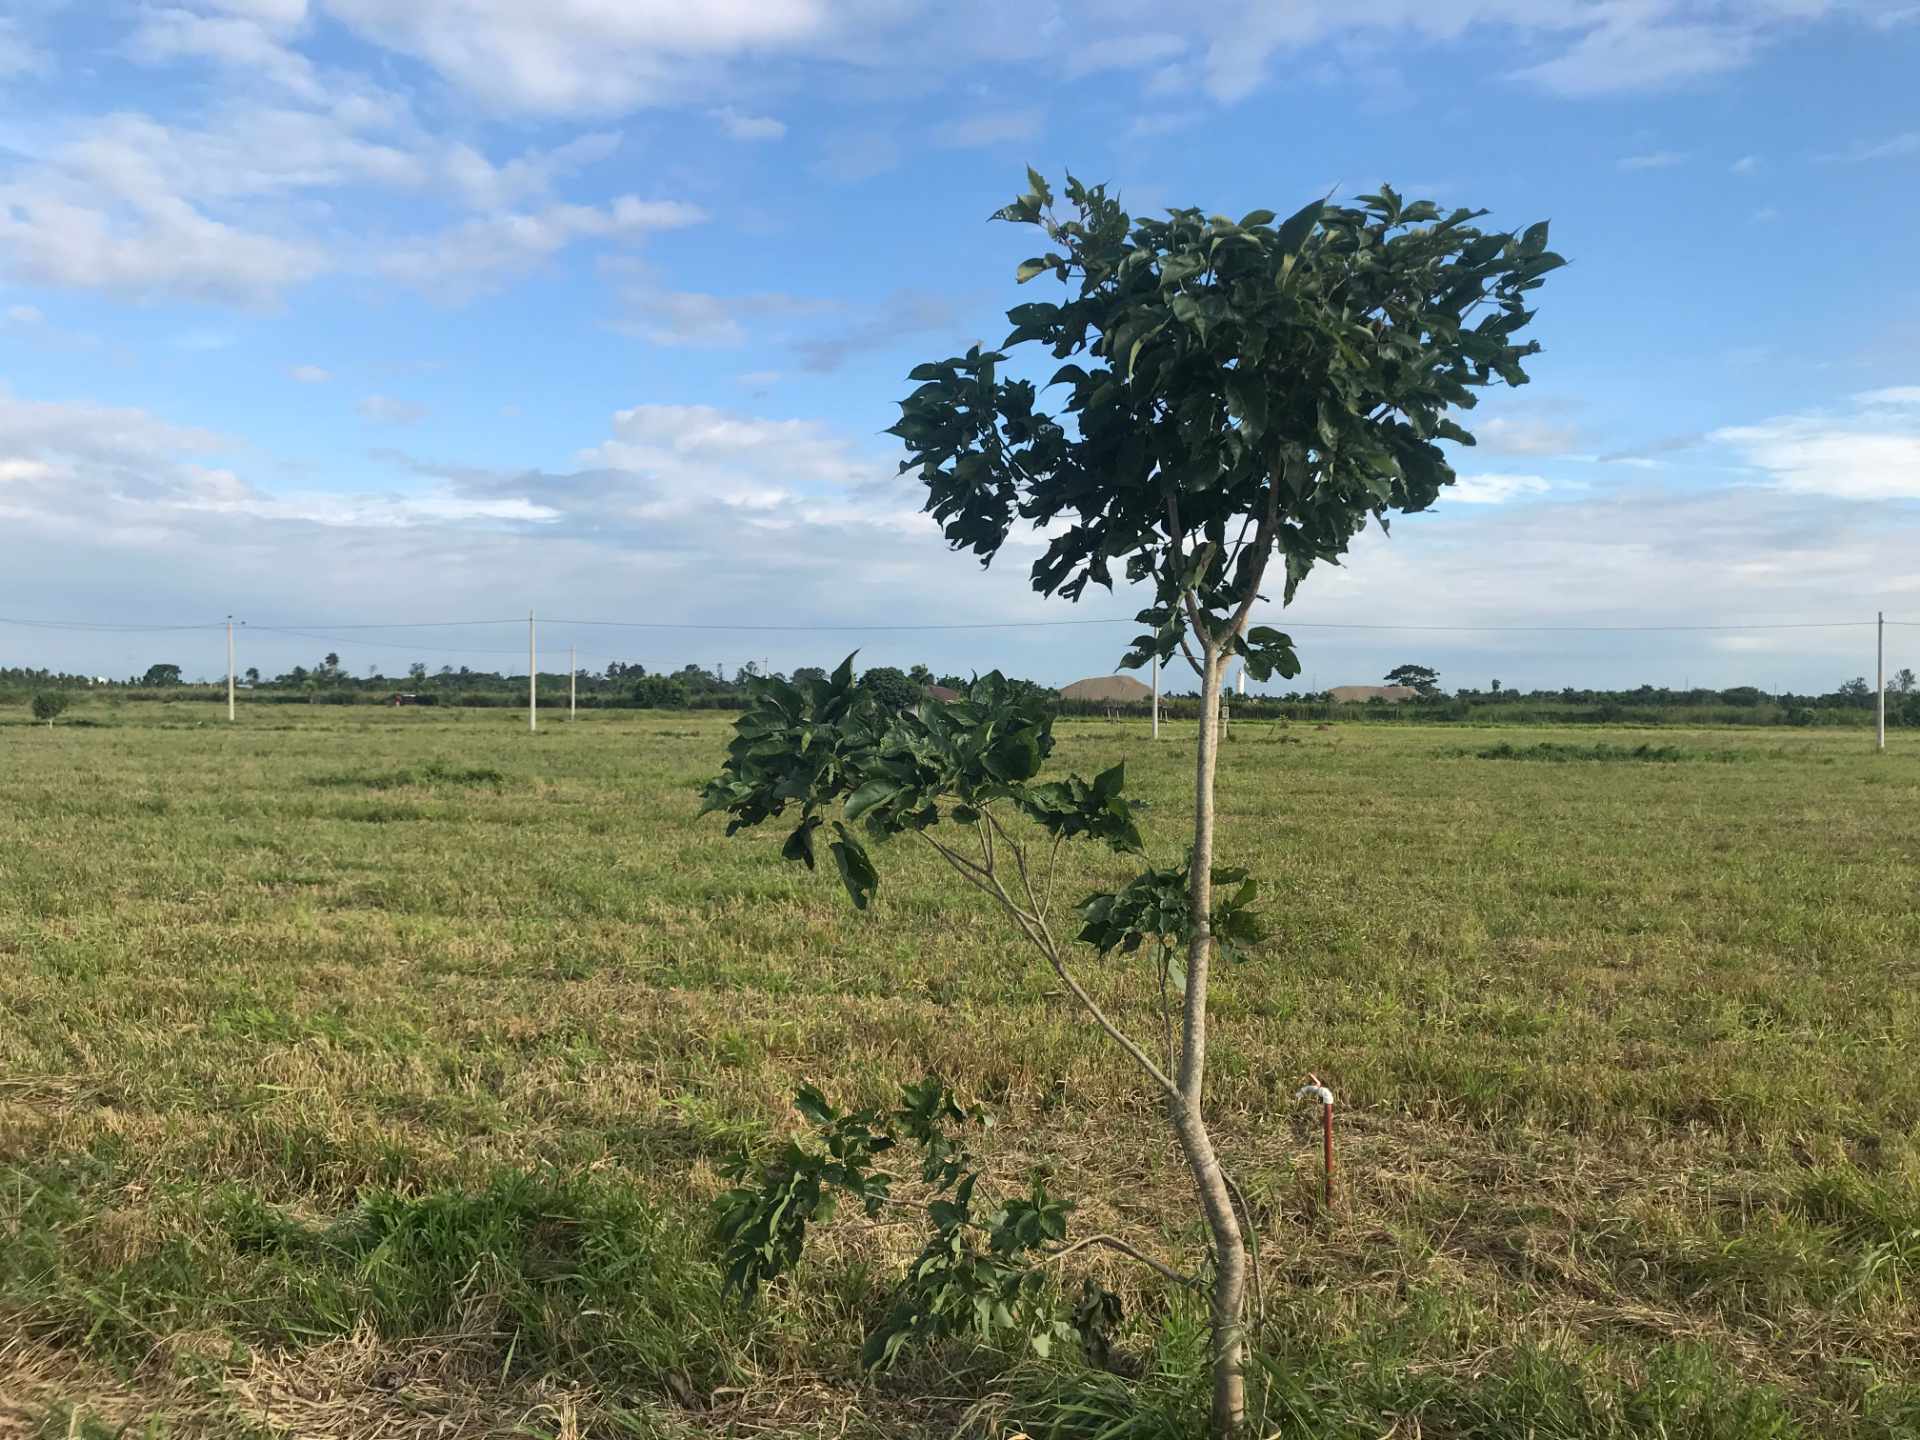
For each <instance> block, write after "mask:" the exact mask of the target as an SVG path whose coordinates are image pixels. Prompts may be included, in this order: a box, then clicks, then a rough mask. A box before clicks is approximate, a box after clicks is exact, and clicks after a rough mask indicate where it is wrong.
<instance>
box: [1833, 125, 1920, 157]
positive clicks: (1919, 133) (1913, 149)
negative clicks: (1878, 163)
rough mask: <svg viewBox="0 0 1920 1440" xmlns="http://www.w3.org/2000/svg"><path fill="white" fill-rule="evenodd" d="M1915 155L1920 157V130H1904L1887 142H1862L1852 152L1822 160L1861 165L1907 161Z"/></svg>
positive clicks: (1890, 137) (1844, 152)
mask: <svg viewBox="0 0 1920 1440" xmlns="http://www.w3.org/2000/svg"><path fill="white" fill-rule="evenodd" d="M1914 155H1920V130H1904V131H1902V132H1901V133H1900V134H1898V135H1890V136H1888V137H1887V138H1886V139H1885V140H1862V141H1861V142H1860V143H1859V144H1857V145H1855V146H1853V148H1852V149H1850V150H1846V151H1843V152H1841V153H1840V154H1837V155H1827V156H1823V157H1822V158H1823V159H1826V160H1840V161H1844V162H1846V163H1848V164H1853V165H1859V164H1865V163H1867V162H1868V161H1872V160H1905V159H1907V158H1908V157H1910V156H1914Z"/></svg>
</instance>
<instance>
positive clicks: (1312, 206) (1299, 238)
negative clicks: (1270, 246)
mask: <svg viewBox="0 0 1920 1440" xmlns="http://www.w3.org/2000/svg"><path fill="white" fill-rule="evenodd" d="M1326 208H1327V202H1326V201H1325V200H1315V201H1312V202H1311V203H1309V204H1306V205H1302V206H1301V207H1300V208H1299V209H1298V210H1296V211H1294V212H1293V214H1291V215H1289V216H1288V217H1287V220H1286V223H1285V224H1284V225H1282V226H1281V227H1280V230H1279V233H1278V234H1277V235H1276V236H1275V237H1274V249H1275V251H1276V252H1278V253H1279V254H1280V255H1283V256H1286V255H1298V254H1299V253H1300V249H1301V247H1302V246H1303V245H1305V244H1306V243H1307V237H1308V236H1309V235H1311V234H1313V227H1314V226H1315V225H1317V224H1319V223H1320V216H1321V215H1322V214H1323V213H1324V212H1325V211H1326Z"/></svg>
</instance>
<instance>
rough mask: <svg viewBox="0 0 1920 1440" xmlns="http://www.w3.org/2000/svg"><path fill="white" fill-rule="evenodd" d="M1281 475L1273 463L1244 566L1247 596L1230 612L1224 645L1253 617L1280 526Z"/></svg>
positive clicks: (1281, 470) (1281, 468) (1278, 462)
mask: <svg viewBox="0 0 1920 1440" xmlns="http://www.w3.org/2000/svg"><path fill="white" fill-rule="evenodd" d="M1285 473H1286V466H1285V462H1284V461H1281V460H1275V461H1274V463H1273V471H1272V474H1271V476H1270V477H1269V479H1268V481H1267V510H1266V514H1264V515H1262V516H1261V517H1260V528H1259V530H1258V531H1257V532H1255V534H1254V537H1253V544H1254V553H1253V557H1252V560H1251V561H1250V562H1249V564H1248V566H1247V593H1246V594H1245V595H1243V596H1241V598H1240V604H1239V607H1238V608H1237V609H1236V610H1235V611H1234V612H1233V620H1232V621H1231V623H1229V624H1228V626H1227V633H1226V639H1227V641H1228V643H1231V642H1232V640H1233V638H1234V637H1235V636H1236V635H1238V634H1239V633H1240V632H1241V631H1242V630H1243V629H1245V628H1246V623H1247V617H1248V616H1250V615H1252V614H1253V605H1254V602H1255V601H1256V600H1258V599H1259V598H1260V582H1261V580H1262V579H1263V578H1265V576H1266V573H1267V561H1268V559H1269V558H1271V556H1272V553H1273V536H1274V531H1275V530H1276V529H1277V528H1278V527H1279V523H1280V481H1281V477H1282V476H1283V475H1284V474H1285Z"/></svg>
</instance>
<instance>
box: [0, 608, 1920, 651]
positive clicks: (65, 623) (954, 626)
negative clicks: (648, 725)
mask: <svg viewBox="0 0 1920 1440" xmlns="http://www.w3.org/2000/svg"><path fill="white" fill-rule="evenodd" d="M1261 618H1263V619H1271V620H1273V621H1275V622H1276V623H1278V624H1281V625H1284V626H1286V627H1287V628H1288V629H1290V630H1354V631H1403V632H1419V633H1424V634H1532V635H1578V634H1587V635H1593V634H1654V633H1666V634H1676V633H1689V632H1692V633H1708V632H1723V631H1736V630H1745V631H1751V630H1854V629H1864V628H1868V627H1871V626H1872V625H1873V624H1874V622H1873V621H1872V620H1786V621H1736V622H1727V623H1715V624H1658V625H1473V624H1454V625H1424V624H1408V623H1402V622H1398V621H1350V620H1295V619H1292V618H1291V617H1288V616H1285V615H1281V616H1273V617H1261ZM224 623H225V622H224V621H214V622H211V623H205V624H188V625H147V624H114V623H108V622H104V621H91V620H26V619H19V618H14V617H9V616H0V625H15V626H22V627H26V628H30V629H40V630H69V631H78V632H93V633H126V634H136V633H137V634H152V633H160V632H167V631H189V630H218V629H220V628H221V627H222V625H223V624H224ZM524 623H525V622H524V621H523V620H519V619H511V620H416V621H379V622H368V623H360V622H338V623H336V622H333V621H324V620H323V621H312V622H305V623H301V624H290V625H263V624H248V625H247V629H248V630H249V631H253V632H265V633H270V634H277V635H292V636H298V637H300V638H304V639H311V640H331V641H334V642H336V643H339V644H356V645H377V646H382V647H383V648H392V649H399V650H410V649H411V650H441V651H445V652H447V653H461V654H473V655H517V654H519V653H520V652H519V648H518V647H517V646H516V647H514V648H512V649H499V648H488V647H480V646H431V645H409V644H400V643H396V642H393V641H378V640H363V639H358V638H354V637H348V636H343V635H338V634H326V633H323V632H322V631H321V630H319V629H317V628H315V627H319V626H324V627H325V629H326V630H328V631H342V630H350V631H367V630H381V631H394V630H444V629H454V628H473V627H484V626H503V625H515V626H517V625H521V624H524ZM540 623H541V624H542V625H547V626H564V625H574V626H583V627H593V628H600V629H618V630H648V631H671V630H692V631H731V632H736V633H754V634H775V633H786V634H827V633H836V632H847V633H874V634H885V633H916V632H940V631H964V630H1052V629H1061V628H1066V627H1072V626H1099V625H1138V624H1140V623H1142V622H1140V621H1138V620H1136V619H1133V618H1130V617H1125V616H1111V617H1099V618H1087V619H1076V620H968V621H955V622H944V623H933V624H914V625H899V624H849V623H834V624H817V625H785V624H765V623H761V622H757V621H701V620H685V621H682V620H579V619H565V618H556V619H547V620H542V621H541V622H540ZM1886 623H1887V624H1889V625H1897V626H1900V627H1902V628H1908V629H1912V628H1920V621H1913V620H1889V621H1887V622H1886Z"/></svg>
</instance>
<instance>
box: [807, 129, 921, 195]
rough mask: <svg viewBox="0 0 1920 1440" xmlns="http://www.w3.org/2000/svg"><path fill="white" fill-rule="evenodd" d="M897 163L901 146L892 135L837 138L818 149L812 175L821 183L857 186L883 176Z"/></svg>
mask: <svg viewBox="0 0 1920 1440" xmlns="http://www.w3.org/2000/svg"><path fill="white" fill-rule="evenodd" d="M899 163H900V142H899V141H898V140H895V139H894V138H893V137H892V136H891V135H875V134H864V135H840V136H835V137H834V138H832V139H830V140H828V141H827V142H826V144H825V145H823V146H822V147H821V151H820V158H819V159H818V160H816V161H815V162H814V166H813V172H814V174H816V175H818V176H820V178H821V179H823V180H832V181H836V182H838V183H839V184H842V185H853V184H857V183H858V182H860V181H862V180H871V179H873V177H874V176H876V175H884V174H886V173H887V172H888V171H889V170H892V169H894V168H895V167H896V166H898V165H899Z"/></svg>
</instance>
